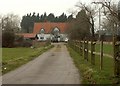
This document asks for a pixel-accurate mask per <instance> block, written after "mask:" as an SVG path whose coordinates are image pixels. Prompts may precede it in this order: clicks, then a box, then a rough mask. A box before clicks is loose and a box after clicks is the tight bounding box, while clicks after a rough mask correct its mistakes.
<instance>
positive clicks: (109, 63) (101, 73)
mask: <svg viewBox="0 0 120 86" xmlns="http://www.w3.org/2000/svg"><path fill="white" fill-rule="evenodd" d="M68 50H69V52H70V55H71V57H72V58H73V61H74V63H75V65H76V67H77V68H78V69H79V72H80V75H81V78H82V82H81V84H115V83H116V81H117V79H116V78H114V72H113V70H114V69H113V68H114V67H113V66H114V65H113V59H112V58H109V57H104V60H103V70H100V59H99V56H98V55H96V59H95V65H92V64H91V63H90V55H89V61H86V60H85V59H84V58H83V57H82V56H80V55H79V54H78V53H77V52H75V51H74V50H73V49H72V48H70V47H69V46H68Z"/></svg>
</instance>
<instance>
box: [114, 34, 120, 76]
mask: <svg viewBox="0 0 120 86" xmlns="http://www.w3.org/2000/svg"><path fill="white" fill-rule="evenodd" d="M113 49H114V52H113V57H114V75H115V76H116V77H120V42H118V40H117V37H116V36H114V37H113Z"/></svg>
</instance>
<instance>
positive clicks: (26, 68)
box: [2, 43, 80, 84]
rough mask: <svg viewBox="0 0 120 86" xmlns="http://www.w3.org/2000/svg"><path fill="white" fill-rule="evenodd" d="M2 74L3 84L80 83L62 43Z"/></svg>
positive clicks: (76, 71) (77, 73)
mask: <svg viewBox="0 0 120 86" xmlns="http://www.w3.org/2000/svg"><path fill="white" fill-rule="evenodd" d="M54 45H55V47H54V48H52V49H50V50H48V51H47V52H45V53H43V54H42V55H40V56H39V57H38V58H36V59H34V60H33V61H30V62H29V63H27V64H25V65H23V66H21V67H19V68H17V69H16V70H14V71H11V72H9V73H7V74H5V75H3V77H2V79H3V81H2V82H3V84H80V76H79V72H78V70H77V68H76V67H75V65H74V63H73V61H72V58H71V57H70V55H69V52H68V51H67V48H66V46H65V45H64V44H63V43H54Z"/></svg>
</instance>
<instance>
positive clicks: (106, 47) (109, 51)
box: [89, 43, 113, 55]
mask: <svg viewBox="0 0 120 86" xmlns="http://www.w3.org/2000/svg"><path fill="white" fill-rule="evenodd" d="M89 50H90V43H89ZM95 52H100V43H97V44H96V45H95ZM112 52H113V47H112V44H106V43H104V44H103V53H104V54H109V55H112V54H113V53H112Z"/></svg>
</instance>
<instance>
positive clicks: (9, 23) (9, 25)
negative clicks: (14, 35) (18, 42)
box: [0, 14, 20, 32]
mask: <svg viewBox="0 0 120 86" xmlns="http://www.w3.org/2000/svg"><path fill="white" fill-rule="evenodd" d="M0 19H1V29H2V30H13V31H14V32H18V31H19V28H20V27H19V26H20V25H19V24H20V18H19V16H18V15H14V14H7V15H4V16H3V17H1V18H0Z"/></svg>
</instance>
